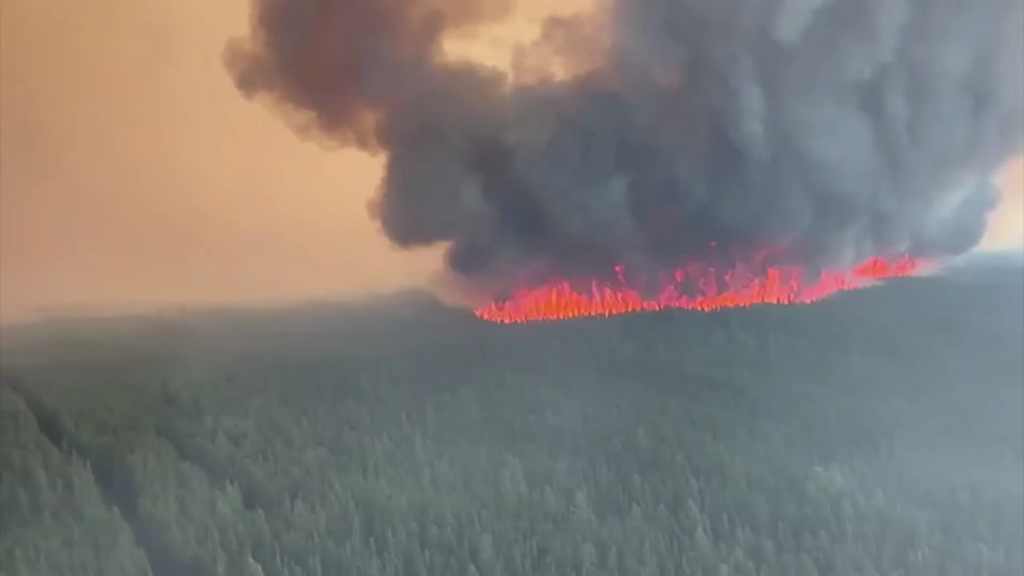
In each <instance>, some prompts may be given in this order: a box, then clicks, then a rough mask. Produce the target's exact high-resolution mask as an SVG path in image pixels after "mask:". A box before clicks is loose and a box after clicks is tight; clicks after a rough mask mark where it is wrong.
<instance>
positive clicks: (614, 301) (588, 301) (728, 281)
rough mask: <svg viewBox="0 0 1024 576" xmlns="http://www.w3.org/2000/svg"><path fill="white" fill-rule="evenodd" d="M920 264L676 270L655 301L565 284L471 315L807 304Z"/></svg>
mask: <svg viewBox="0 0 1024 576" xmlns="http://www.w3.org/2000/svg"><path fill="white" fill-rule="evenodd" d="M922 265H923V262H922V261H920V260H918V259H915V258H911V257H908V256H904V257H901V258H896V259H887V258H882V257H875V258H869V259H867V260H865V261H864V262H862V263H860V264H859V265H857V266H855V267H854V268H852V269H851V270H848V271H839V272H836V271H822V272H821V273H820V274H819V275H818V277H817V279H816V280H813V281H811V282H808V281H807V280H806V278H805V276H806V273H805V271H804V270H803V269H801V268H799V267H767V268H766V269H765V272H764V274H763V275H762V276H759V277H755V276H751V275H749V274H743V273H741V272H739V271H736V270H733V271H729V272H727V273H725V274H724V275H722V276H721V278H719V277H718V275H717V274H716V273H715V271H714V269H712V268H709V267H707V266H688V267H686V268H680V269H678V270H676V271H675V272H674V274H672V276H671V277H670V278H669V279H667V281H665V282H664V283H663V288H662V289H661V290H660V293H659V295H658V296H656V297H649V296H645V295H643V294H642V293H641V292H640V291H639V290H636V289H634V288H630V287H629V286H628V285H627V284H626V282H625V280H621V281H620V282H619V283H618V284H615V285H613V283H601V282H593V283H592V284H591V289H590V292H589V293H587V292H580V291H578V290H577V289H574V288H573V287H572V285H571V284H570V283H569V282H554V283H550V284H547V285H544V286H540V287H537V288H529V289H522V290H519V291H516V292H515V293H514V294H513V295H512V297H511V298H509V299H508V300H505V301H501V302H495V303H492V304H490V305H487V306H484V307H481V308H477V309H476V310H474V314H476V316H477V317H478V318H482V319H484V320H488V321H491V322H500V323H506V324H510V323H522V322H537V321H545V320H565V319H569V318H577V317H581V316H611V315H614V314H625V313H629V312H640V311H645V310H663V309H666V308H684V309H687V310H700V311H705V312H707V311H711V310H718V309H721V308H736V307H746V306H754V305H757V304H807V303H810V302H814V301H817V300H821V299H823V298H827V297H828V296H830V295H832V294H835V293H836V292H841V291H844V290H854V289H857V288H863V287H865V286H869V285H871V284H872V283H874V282H876V281H879V280H884V279H886V278H894V277H899V276H909V275H911V274H913V273H914V272H916V271H917V270H919V269H920V268H921V266H922ZM616 272H617V273H618V276H619V278H620V279H623V278H624V275H623V269H622V268H621V267H619V268H617V269H616ZM684 284H693V285H696V286H697V289H696V290H689V291H688V290H685V289H682V288H681V287H682V286H683V285H684Z"/></svg>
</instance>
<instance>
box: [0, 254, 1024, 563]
mask: <svg viewBox="0 0 1024 576" xmlns="http://www.w3.org/2000/svg"><path fill="white" fill-rule="evenodd" d="M974 280H975V281H971V282H967V281H964V280H962V279H956V278H947V279H937V278H916V279H906V280H902V281H899V282H895V283H893V284H892V285H890V286H887V287H883V288H878V289H872V290H867V291H861V292H857V293H850V294H845V295H842V296H840V297H837V298H834V299H831V300H829V301H826V302H823V303H819V304H816V305H812V306H800V307H760V308H752V309H747V310H731V311H724V312H718V313H714V314H701V313H694V312H673V313H657V314H640V315H633V316H623V317H616V318H611V319H599V318H595V319H586V320H578V321H572V322H564V323H551V324H530V325H522V326H499V325H492V324H487V323H484V322H480V321H477V320H475V319H473V318H472V317H471V316H470V315H469V314H468V313H464V312H460V311H453V310H449V309H445V308H442V307H440V306H437V305H436V304H433V303H431V302H430V301H429V300H427V299H425V298H421V297H418V296H415V295H411V296H410V295H401V296H396V297H393V298H386V299H381V300H379V301H377V302H375V303H373V304H372V305H370V304H350V305H345V306H340V305H339V306H310V307H305V308H296V309H290V310H280V311H263V312H242V311H220V312H206V313H182V314H176V315H168V316H165V317H160V318H115V319H107V320H74V321H71V320H68V321H63V322H49V323H43V324H38V325H35V326H32V327H22V328H20V329H18V330H15V331H13V332H9V333H5V334H4V339H3V344H4V349H3V362H4V365H3V380H2V386H0V471H2V472H0V508H2V514H0V573H2V574H3V575H4V576H51V575H52V576H57V575H68V576H76V575H94V576H99V575H103V576H118V575H122V574H123V575H140V576H141V575H152V576H206V575H230V576H272V575H274V576H276V575H281V576H284V575H288V576H299V575H304V576H314V575H315V576H323V575H339V576H347V575H353V576H384V575H389V576H392V575H402V576H406V575H409V576H423V575H426V576H498V575H501V576H514V575H523V576H553V575H558V576H568V575H581V576H582V575H586V576H599V575H623V576H646V575H663V576H669V575H677V576H682V575H687V576H689V575H694V576H700V575H704V576H709V575H710V576H727V575H728V576H754V575H757V576H769V575H771V576H811V575H820V576H824V575H836V576H852V575H901V576H954V575H956V576H976V575H977V576H981V575H990V576H1002V575H1006V576H1011V575H1019V574H1022V573H1024V470H1022V468H1024V359H1022V350H1024V308H1022V307H1024V303H1022V299H1021V298H1020V295H1021V294H1022V293H1024V278H1022V277H1021V275H1020V270H1019V269H1017V270H1015V271H1013V272H1012V273H1004V272H999V273H994V274H993V275H991V276H986V277H984V278H982V277H979V276H977V275H975V276H974Z"/></svg>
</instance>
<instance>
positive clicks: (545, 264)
mask: <svg viewBox="0 0 1024 576" xmlns="http://www.w3.org/2000/svg"><path fill="white" fill-rule="evenodd" d="M608 1H609V2H610V3H609V4H608V5H607V6H603V5H602V6H601V9H602V10H603V12H604V18H603V19H602V20H601V21H602V22H604V23H605V28H604V29H603V30H602V31H601V33H600V34H599V35H600V36H602V38H603V40H604V42H603V43H600V44H601V46H602V50H600V51H597V52H595V50H594V41H593V40H594V31H593V28H594V22H588V21H586V18H582V17H581V18H577V19H573V18H559V19H552V20H551V21H550V22H548V23H547V26H545V33H544V34H543V35H542V38H541V39H540V40H539V42H540V43H541V44H543V50H542V51H539V50H538V51H535V52H534V53H535V54H544V55H545V58H550V59H560V61H563V62H569V63H574V62H575V63H577V64H579V65H578V66H575V72H574V73H568V74H563V75H561V76H555V77H550V76H549V77H544V76H543V75H540V76H538V77H536V78H533V79H531V80H529V81H522V80H521V79H518V80H517V79H513V78H510V77H509V76H508V74H506V73H504V72H502V71H499V70H495V69H491V68H487V67H485V66H481V65H477V64H473V63H467V62H459V61H455V60H453V59H452V58H450V57H448V56H447V55H446V54H445V52H444V49H443V40H444V38H445V36H446V35H447V34H450V33H456V32H458V31H461V30H468V29H472V28H474V27H478V26H482V25H486V24H489V23H493V22H497V21H500V19H501V18H502V17H503V16H504V15H505V14H506V13H507V12H508V10H509V9H510V6H509V5H508V4H506V3H505V2H504V1H503V0H373V1H366V0H253V8H252V17H253V20H252V29H251V33H250V36H249V37H248V38H245V39H237V40H235V41H233V42H231V43H230V44H229V46H228V50H227V51H226V63H227V67H228V69H229V71H230V73H231V75H232V76H233V78H234V80H235V82H236V84H237V86H238V88H239V89H240V90H241V92H242V93H243V94H244V95H246V96H247V97H251V98H259V99H261V100H263V101H265V102H270V103H272V105H273V106H274V107H275V109H277V110H279V111H281V113H282V115H283V116H284V117H285V118H286V119H287V121H288V122H290V123H291V124H292V125H293V126H294V127H295V128H296V130H297V131H298V132H299V133H300V134H301V135H303V136H305V137H310V138H315V139H317V140H319V141H321V142H327V143H330V144H332V145H339V146H358V147H360V148H363V149H365V150H369V151H376V152H380V151H382V152H386V154H387V165H386V171H385V175H384V177H383V180H382V182H381V185H380V190H379V195H378V198H377V200H376V202H375V204H374V207H373V213H374V215H375V216H376V217H377V218H378V219H379V221H380V223H381V225H382V228H383V230H384V232H385V233H386V235H387V236H388V238H390V239H391V240H392V241H393V242H394V243H395V244H397V245H399V246H403V247H414V246H424V245H431V244H435V243H447V244H448V245H449V251H448V262H449V265H450V267H451V268H452V269H453V270H454V271H455V272H457V273H458V274H460V275H461V276H464V277H470V278H472V277H485V276H493V275H500V274H504V273H506V272H508V271H509V270H513V271H515V270H522V269H526V268H530V267H532V269H536V268H537V267H540V268H542V269H544V270H549V271H550V270H554V271H557V272H558V273H560V274H563V275H572V274H590V273H597V272H596V271H600V270H608V269H610V268H611V267H612V266H613V265H614V264H615V263H621V262H630V263H632V264H636V265H638V266H640V267H644V266H651V267H654V268H659V267H664V266H666V265H669V264H671V263H675V262H677V261H679V260H680V259H684V258H694V257H699V258H712V257H718V256H720V255H721V254H720V253H721V252H722V251H725V250H729V251H733V250H736V249H741V250H743V249H749V248H754V247H763V246H777V247H781V249H780V250H779V251H778V253H779V254H781V256H780V257H781V258H783V259H784V260H787V261H789V262H791V263H797V264H800V265H804V266H807V267H810V268H816V267H821V266H844V265H848V264H852V263H854V262H856V261H859V260H860V259H862V258H864V257H867V256H871V255H878V254H890V253H897V252H910V253H913V254H917V255H927V256H934V255H946V254H955V253H959V252H963V251H965V250H967V249H969V248H970V247H972V246H973V245H974V244H975V243H976V242H977V241H978V239H979V238H980V237H981V235H982V233H983V231H984V225H985V216H986V214H987V213H988V212H989V211H990V210H991V209H992V208H993V206H994V204H995V201H996V194H995V189H994V187H993V186H992V185H991V184H990V181H989V178H990V175H991V174H992V172H993V171H994V170H995V169H996V168H997V167H998V166H999V165H1001V164H1002V163H1003V162H1004V161H1005V160H1006V159H1007V158H1008V157H1010V156H1011V155H1012V154H1014V153H1016V152H1018V151H1020V150H1021V147H1022V142H1024V63H1022V54H1024V41H1022V35H1024V33H1022V29H1024V0H973V1H971V2H966V1H964V0H608ZM598 53H599V54H600V56H599V57H598V56H596V55H595V54H598ZM584 64H586V65H584ZM568 68H574V67H573V66H572V65H569V66H568ZM514 80H515V81H514ZM726 247H728V248H726ZM730 253H732V252H730Z"/></svg>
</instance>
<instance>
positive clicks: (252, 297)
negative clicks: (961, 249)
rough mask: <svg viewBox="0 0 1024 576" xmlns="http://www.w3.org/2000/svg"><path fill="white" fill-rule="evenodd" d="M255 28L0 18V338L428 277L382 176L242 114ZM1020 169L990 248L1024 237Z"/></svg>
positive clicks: (58, 5)
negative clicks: (370, 205)
mask: <svg viewBox="0 0 1024 576" xmlns="http://www.w3.org/2000/svg"><path fill="white" fill-rule="evenodd" d="M533 3H535V4H544V2H542V1H540V0H538V1H537V2H533ZM247 12H248V2H247V1H246V0H224V1H219V2H211V1H209V0H177V1H175V2H138V1H134V0H96V1H94V2H68V1H60V2H41V1H39V0H4V1H3V5H2V17H0V80H2V81H0V320H2V321H16V320H20V319H24V318H27V317H29V316H30V315H32V314H34V313H38V312H40V311H47V310H69V309H74V308H76V307H81V306H86V307H91V308H97V307H98V308H103V309H111V308H129V309H138V308H145V307H149V306H154V305H168V304H182V303H183V304H205V303H242V304H248V303H260V302H273V301H289V300H300V299H305V298H328V297H338V296H352V295H361V294H367V293H373V292H378V291H383V290H390V289H395V288H400V287H404V286H409V285H415V284H422V283H423V282H424V281H425V280H426V279H427V277H428V276H429V274H430V272H431V271H433V270H436V269H437V266H438V256H437V253H436V251H428V252H412V253H410V252H401V251H398V250H397V249H393V248H391V247H390V246H389V245H388V243H387V242H386V240H385V239H384V238H383V237H382V235H381V234H380V233H379V231H378V230H377V226H376V224H375V223H374V222H373V221H372V220H370V219H369V218H368V217H367V212H366V201H367V200H368V199H369V198H370V197H371V196H372V194H373V192H374V188H375V186H376V182H377V179H378V176H379V170H380V162H379V160H375V159H373V158H370V157H367V156H365V155H363V154H361V153H356V152H345V151H341V152H338V151H335V152H325V151H323V150H321V149H319V148H318V147H317V146H315V145H313V144H310V143H307V142H302V141H300V140H299V139H298V138H296V137H295V136H294V135H293V134H292V133H291V132H290V131H289V130H288V129H287V128H286V127H285V126H284V125H283V124H282V123H281V122H279V121H278V120H277V119H276V118H275V117H273V116H272V115H271V114H269V113H268V112H267V111H266V110H265V109H263V108H262V107H260V106H258V105H255V104H252V103H249V102H246V101H244V100H243V99H242V98H241V97H239V95H238V94H237V92H236V91H235V89H234V87H233V86H232V84H231V82H230V80H229V78H228V76H227V74H226V73H225V72H224V69H223V67H222V65H221V59H220V56H221V52H222V49H223V46H224V43H225V41H226V40H227V39H228V38H229V37H230V36H233V35H237V34H239V33H242V32H244V30H245V27H246V19H247ZM492 38H493V36H492ZM1022 166H1024V164H1022V163H1021V162H1018V163H1017V166H1016V167H1015V169H1014V170H1015V171H1014V172H1013V175H1011V176H1009V177H1007V178H1006V182H1007V184H1006V187H1007V188H1008V189H1011V190H1012V191H1013V194H1012V195H1013V196H1014V198H1015V199H1014V201H1013V202H1012V203H1010V204H1008V205H1007V208H1008V209H1007V210H1004V214H1001V215H1000V217H999V218H998V221H999V225H998V226H996V227H995V230H996V232H994V233H993V235H992V241H993V242H1002V243H1006V242H1009V243H1011V244H1013V243H1016V242H1017V241H1018V240H1017V239H1018V238H1019V236H1020V230H1021V229H1022V228H1024V222H1022V221H1024V205H1022V204H1021V200H1020V198H1021V196H1022V195H1021V192H1020V189H1021V187H1022V186H1024V176H1022V174H1024V169H1022ZM1018 215H1019V216H1020V217H1018Z"/></svg>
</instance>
